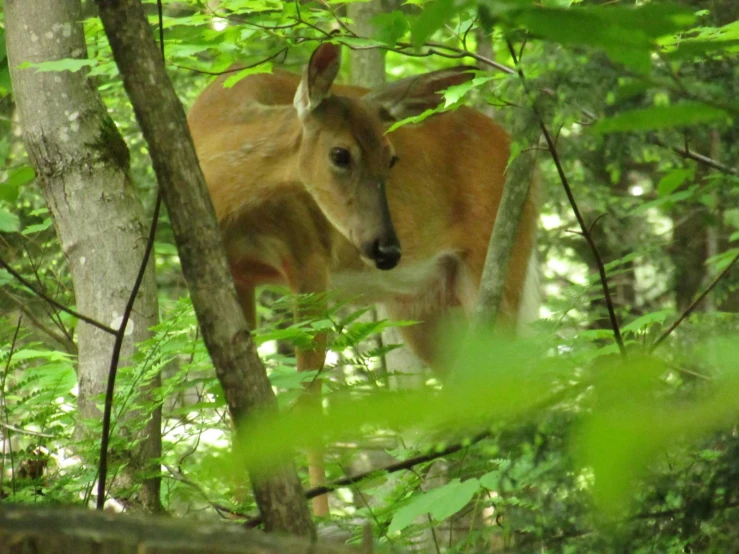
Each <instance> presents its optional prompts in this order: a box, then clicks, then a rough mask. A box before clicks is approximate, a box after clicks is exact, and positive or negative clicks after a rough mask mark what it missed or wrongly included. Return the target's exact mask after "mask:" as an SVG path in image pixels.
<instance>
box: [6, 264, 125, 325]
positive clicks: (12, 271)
mask: <svg viewBox="0 0 739 554" xmlns="http://www.w3.org/2000/svg"><path fill="white" fill-rule="evenodd" d="M0 267H2V268H3V269H5V270H6V271H7V272H8V273H10V274H11V275H12V276H13V277H14V278H15V280H16V281H18V282H20V283H21V284H22V285H23V286H24V287H26V288H27V289H29V290H30V291H31V292H32V293H33V294H35V295H36V296H38V297H39V298H43V299H44V301H46V302H48V303H49V304H51V305H52V306H54V307H55V308H57V309H59V310H62V311H63V312H66V313H68V314H69V315H71V316H72V317H76V318H77V319H79V320H80V321H84V322H85V323H89V324H90V325H92V326H93V327H97V328H98V329H100V330H101V331H105V332H106V333H108V334H111V335H115V334H117V333H118V331H116V330H115V329H111V328H110V327H108V326H107V325H104V324H103V323H100V322H99V321H95V320H94V319H92V318H91V317H87V316H86V315H82V314H80V313H77V312H75V311H74V310H72V309H70V308H67V307H66V306H65V305H64V304H60V303H59V302H57V301H56V300H54V299H53V298H51V297H50V296H48V295H47V294H45V293H43V292H41V291H40V290H38V289H36V288H35V287H34V286H33V285H32V284H31V283H29V282H28V281H27V280H26V279H25V278H24V277H23V276H22V275H21V274H20V273H18V272H17V271H16V270H15V269H13V268H12V267H10V266H9V265H8V264H7V263H6V262H5V260H3V259H2V258H0Z"/></svg>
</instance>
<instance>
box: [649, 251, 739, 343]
mask: <svg viewBox="0 0 739 554" xmlns="http://www.w3.org/2000/svg"><path fill="white" fill-rule="evenodd" d="M737 260H739V254H737V255H736V256H734V259H733V260H731V262H729V265H727V266H726V268H725V269H724V270H723V271H722V272H721V273H720V274H719V275H718V277H716V278H715V279H714V280H713V281H712V282H711V284H710V285H708V286H707V287H706V289H705V290H704V291H703V292H702V293H700V294H699V295H698V297H697V298H696V299H695V300H693V302H691V304H690V306H688V307H687V308H686V309H685V311H684V312H683V313H682V314H680V317H678V318H677V319H676V320H675V322H674V323H673V324H672V325H670V328H669V329H667V330H666V331H665V332H664V333H662V335H660V337H659V338H658V339H657V340H655V341H654V344H652V346H651V348H650V349H649V351H650V352H653V351H654V350H655V349H656V348H657V347H658V346H659V345H660V344H662V342H664V340H665V339H666V338H667V337H669V336H670V335H671V334H672V332H673V331H674V330H675V329H677V328H678V326H679V325H680V324H681V323H682V322H683V321H684V320H686V319H687V318H688V317H689V316H690V314H691V313H693V310H695V308H696V307H697V306H698V304H700V303H701V301H702V300H703V299H704V298H705V297H706V296H707V295H708V293H709V292H711V291H712V290H713V288H714V287H715V286H716V285H717V284H718V282H719V281H720V280H721V279H723V278H724V277H726V275H728V273H729V271H730V270H731V268H732V266H733V265H734V264H735V263H736V262H737Z"/></svg>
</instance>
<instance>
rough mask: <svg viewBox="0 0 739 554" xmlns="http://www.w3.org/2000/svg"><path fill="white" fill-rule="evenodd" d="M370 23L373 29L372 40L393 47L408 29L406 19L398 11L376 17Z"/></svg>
mask: <svg viewBox="0 0 739 554" xmlns="http://www.w3.org/2000/svg"><path fill="white" fill-rule="evenodd" d="M371 23H372V25H373V26H374V28H375V32H374V35H373V38H375V39H377V40H379V41H382V42H384V43H385V44H389V45H390V46H395V43H396V42H398V40H400V39H401V38H402V37H403V35H405V34H406V33H407V32H408V29H409V28H410V27H409V25H408V19H407V17H406V16H405V15H404V14H403V12H401V11H399V10H394V11H392V12H390V13H383V14H380V15H377V16H375V17H373V18H372V20H371Z"/></svg>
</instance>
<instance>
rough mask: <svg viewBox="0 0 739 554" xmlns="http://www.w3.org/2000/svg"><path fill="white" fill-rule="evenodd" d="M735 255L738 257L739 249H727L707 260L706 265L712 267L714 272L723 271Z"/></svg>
mask: <svg viewBox="0 0 739 554" xmlns="http://www.w3.org/2000/svg"><path fill="white" fill-rule="evenodd" d="M737 255H739V248H729V249H728V250H726V251H725V252H721V253H720V254H716V255H715V256H711V257H710V258H708V259H707V260H706V264H707V265H710V266H713V268H714V270H715V271H723V270H724V269H726V268H727V267H729V264H730V263H731V262H732V261H734V258H736V256H737Z"/></svg>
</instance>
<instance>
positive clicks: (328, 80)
mask: <svg viewBox="0 0 739 554" xmlns="http://www.w3.org/2000/svg"><path fill="white" fill-rule="evenodd" d="M340 64H341V47H340V46H337V45H335V44H330V43H324V44H321V45H320V46H319V47H318V48H316V49H315V50H314V51H313V54H312V55H311V57H310V61H309V62H308V65H306V66H305V68H304V69H303V78H302V79H301V81H300V85H299V86H298V90H297V91H296V92H295V99H294V100H293V105H294V106H295V109H296V110H297V111H298V117H300V118H301V119H303V118H304V117H305V116H306V115H308V114H309V113H310V112H312V111H313V110H315V109H316V107H317V106H318V105H319V104H320V103H321V102H323V100H324V98H327V97H328V96H330V95H331V84H332V83H333V82H334V79H335V78H336V75H337V73H338V72H339V65H340Z"/></svg>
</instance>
